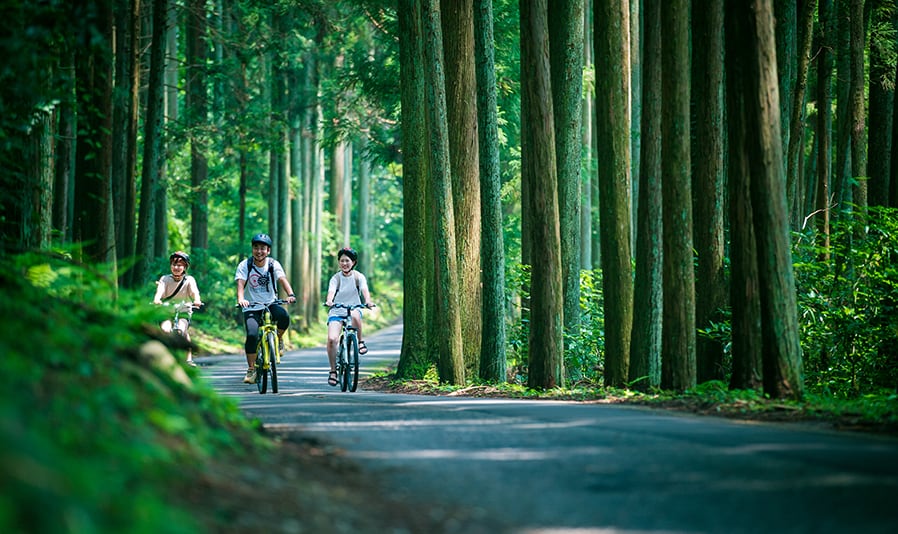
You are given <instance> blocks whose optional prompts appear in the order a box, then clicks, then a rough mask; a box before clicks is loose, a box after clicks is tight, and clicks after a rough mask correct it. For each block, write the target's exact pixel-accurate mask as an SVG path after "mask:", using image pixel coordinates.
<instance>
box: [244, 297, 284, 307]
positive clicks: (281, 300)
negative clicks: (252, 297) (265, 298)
mask: <svg viewBox="0 0 898 534" xmlns="http://www.w3.org/2000/svg"><path fill="white" fill-rule="evenodd" d="M272 304H290V301H288V300H286V299H274V300H272V301H271V302H250V303H249V304H247V306H265V307H266V308H267V307H269V306H271V305H272ZM234 307H235V308H242V307H243V306H241V305H240V303H239V302H238V303H237V304H235V305H234Z"/></svg>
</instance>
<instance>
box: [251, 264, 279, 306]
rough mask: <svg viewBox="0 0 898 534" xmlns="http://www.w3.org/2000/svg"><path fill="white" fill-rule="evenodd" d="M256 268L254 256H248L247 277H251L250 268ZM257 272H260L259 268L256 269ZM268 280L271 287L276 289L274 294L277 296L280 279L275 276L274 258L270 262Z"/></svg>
mask: <svg viewBox="0 0 898 534" xmlns="http://www.w3.org/2000/svg"><path fill="white" fill-rule="evenodd" d="M250 269H256V265H255V264H254V263H253V257H252V256H247V257H246V278H247V279H249V272H250V271H249V270H250ZM256 272H260V271H259V269H256ZM268 281H270V282H271V288H272V289H273V290H274V296H275V298H277V294H278V281H277V278H275V277H274V263H273V260H272V261H269V262H268Z"/></svg>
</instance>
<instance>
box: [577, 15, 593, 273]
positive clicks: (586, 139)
mask: <svg viewBox="0 0 898 534" xmlns="http://www.w3.org/2000/svg"><path fill="white" fill-rule="evenodd" d="M585 4H586V5H585V8H584V9H583V21H584V22H583V34H584V36H583V64H584V65H586V66H590V67H591V66H592V63H593V61H592V50H593V48H592V42H593V41H592V0H586V1H585ZM594 94H595V91H594V90H590V91H584V94H583V105H582V109H581V113H582V116H583V119H582V121H581V122H582V125H581V128H582V133H581V135H582V138H581V140H580V143H581V147H580V149H581V153H582V154H583V164H582V169H581V170H582V174H581V176H580V199H581V200H580V269H585V270H591V269H592V268H593V263H592V249H593V240H592V212H593V209H595V205H596V200H597V199H595V198H594V197H593V191H592V185H591V184H592V177H593V176H594V175H595V170H594V165H593V160H594V157H593V150H592V146H593V141H592V140H593V136H594V133H593V132H594V130H595V126H594V123H595V111H594V110H595V98H594Z"/></svg>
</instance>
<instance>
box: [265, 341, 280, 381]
mask: <svg viewBox="0 0 898 534" xmlns="http://www.w3.org/2000/svg"><path fill="white" fill-rule="evenodd" d="M266 342H267V343H268V359H269V360H270V361H269V362H268V372H269V373H271V392H272V393H277V392H278V372H277V364H276V363H275V362H276V361H277V357H276V354H277V350H278V344H277V343H278V338H277V336H276V335H275V334H274V332H269V333H268V336H267V337H266Z"/></svg>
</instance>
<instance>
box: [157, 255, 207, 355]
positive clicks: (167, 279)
mask: <svg viewBox="0 0 898 534" xmlns="http://www.w3.org/2000/svg"><path fill="white" fill-rule="evenodd" d="M168 264H169V268H170V269H171V274H166V275H163V276H162V278H160V279H159V280H158V281H157V282H156V295H155V296H154V297H153V303H154V304H162V303H163V302H165V301H168V300H173V301H174V303H175V304H176V305H178V306H181V305H183V304H184V303H186V302H192V303H193V308H200V307H202V305H203V301H202V299H201V298H200V290H199V289H198V288H197V284H196V279H195V278H194V277H192V276H190V275H189V274H187V269H188V268H190V256H189V255H188V254H187V253H186V252H184V251H182V250H178V251H176V252H172V254H171V256H169V257H168ZM192 311H193V309H190V310H189V311H188V312H187V313H186V314H184V315H181V316H180V317H179V318H178V323H179V324H178V325H173V324H172V321H171V320H170V319H166V320H165V321H163V322H162V325H161V326H162V330H163V331H164V332H171V331H172V328H173V327H174V326H177V328H178V329H179V330H180V331H181V332H183V334H184V339H186V340H187V342H188V343H189V342H190V333H189V332H188V330H187V329H188V328H189V327H190V315H191V313H192ZM187 365H191V366H196V364H195V363H193V351H192V350H191V349H190V348H189V347H188V348H187Z"/></svg>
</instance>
